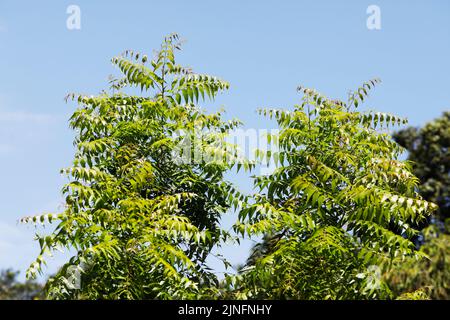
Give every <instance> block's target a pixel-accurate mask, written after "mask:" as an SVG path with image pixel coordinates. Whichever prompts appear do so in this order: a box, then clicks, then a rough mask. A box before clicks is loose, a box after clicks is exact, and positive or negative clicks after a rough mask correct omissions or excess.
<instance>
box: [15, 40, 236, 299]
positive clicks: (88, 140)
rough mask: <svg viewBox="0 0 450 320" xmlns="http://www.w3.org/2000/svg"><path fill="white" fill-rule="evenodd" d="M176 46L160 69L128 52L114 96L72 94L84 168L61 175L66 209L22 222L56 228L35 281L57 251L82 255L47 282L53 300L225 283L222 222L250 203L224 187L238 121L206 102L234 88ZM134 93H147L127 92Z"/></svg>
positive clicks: (197, 293)
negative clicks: (185, 62)
mask: <svg viewBox="0 0 450 320" xmlns="http://www.w3.org/2000/svg"><path fill="white" fill-rule="evenodd" d="M177 49H179V44H178V36H177V35H170V36H168V37H167V38H165V40H164V42H163V44H162V46H161V49H160V50H159V51H158V52H157V53H156V56H155V58H154V59H153V60H151V61H149V59H148V58H147V56H145V55H140V54H139V53H135V52H132V51H126V52H125V53H124V54H123V55H121V56H119V57H116V58H113V59H112V63H113V64H114V65H115V66H117V67H118V69H119V70H120V71H121V73H122V78H119V79H115V78H113V79H111V81H110V84H111V92H110V93H109V92H103V93H101V94H100V95H98V96H95V97H93V96H83V95H74V94H72V95H69V96H68V99H73V100H75V101H77V102H78V105H79V107H78V108H77V109H76V111H75V112H74V113H73V115H72V117H71V118H70V126H71V127H72V128H73V129H74V130H75V132H76V138H75V142H74V144H75V147H76V154H75V159H74V161H73V165H72V166H71V167H70V168H67V169H63V170H62V173H64V174H66V175H67V176H68V177H69V183H67V184H66V185H65V186H64V188H63V190H62V192H63V194H64V196H65V202H66V206H65V209H64V211H63V212H61V213H58V214H45V215H41V216H34V217H27V218H24V219H23V222H34V223H42V224H52V225H53V226H54V229H53V232H52V233H51V234H50V235H38V236H37V238H38V241H39V244H40V246H41V252H40V254H39V256H38V258H37V259H36V261H35V262H34V263H33V264H32V265H31V266H30V268H29V270H28V277H34V276H35V274H36V273H37V272H40V271H41V268H42V265H43V264H45V259H46V258H45V256H46V255H47V254H51V253H52V252H54V251H55V250H59V249H62V248H67V249H74V250H75V251H76V254H75V255H74V256H73V257H71V258H70V260H69V261H68V262H67V263H66V264H65V265H64V266H63V267H62V268H61V269H60V271H59V272H58V273H57V274H56V275H55V276H54V277H52V278H51V279H50V280H49V281H48V282H47V286H46V289H47V291H48V294H49V297H51V298H87V299H97V298H102V299H119V298H125V299H147V298H158V299H176V298H183V299H184V298H199V297H202V292H203V290H204V288H208V287H210V286H214V285H216V284H217V283H218V281H217V278H216V276H215V275H214V273H213V272H211V270H209V268H208V266H207V264H206V258H207V257H208V255H209V254H210V252H211V249H212V248H213V247H214V246H219V245H220V244H221V243H222V241H226V240H232V237H231V235H230V234H229V233H227V232H226V231H224V230H221V229H220V226H219V220H220V217H221V215H222V214H223V213H225V212H226V211H227V210H228V209H229V208H230V207H231V206H232V205H235V206H237V205H239V202H240V201H241V200H242V199H243V197H242V195H240V194H239V193H238V192H237V191H235V189H234V187H233V186H232V185H231V184H230V183H228V182H226V181H224V179H223V174H224V172H225V171H226V170H228V169H229V168H231V167H232V166H233V165H234V164H235V162H236V161H237V151H236V148H234V147H233V146H231V145H227V144H226V143H225V140H224V139H225V137H226V135H227V133H228V132H229V130H231V129H233V128H235V127H236V126H238V125H239V121H236V120H232V121H228V122H225V121H223V120H221V116H222V112H218V113H214V114H206V113H204V112H203V111H202V110H201V109H200V108H199V107H198V106H197V105H196V103H197V102H199V101H204V102H207V101H208V100H210V99H214V97H215V96H216V95H217V94H218V93H219V92H221V91H223V90H225V89H227V88H228V86H229V85H228V83H227V82H225V81H222V80H220V79H218V78H216V77H212V76H209V75H201V74H196V73H193V72H192V71H191V70H190V69H187V68H184V67H182V66H179V65H178V64H176V62H175V50H177ZM135 87H137V88H140V89H141V91H142V92H143V94H142V95H130V94H127V93H126V90H129V91H131V92H133V90H135V89H133V88H135ZM199 132H200V133H202V134H201V135H199ZM186 141H187V143H186ZM180 146H182V147H181V148H180ZM186 146H187V151H186V148H184V147H186ZM183 152H184V154H183ZM191 156H193V158H192V157H191ZM77 274H78V275H79V276H80V277H81V282H80V284H81V287H80V288H75V287H73V280H74V277H76V276H77ZM75 280H77V279H75ZM75 282H76V281H75ZM78 289H79V290H78Z"/></svg>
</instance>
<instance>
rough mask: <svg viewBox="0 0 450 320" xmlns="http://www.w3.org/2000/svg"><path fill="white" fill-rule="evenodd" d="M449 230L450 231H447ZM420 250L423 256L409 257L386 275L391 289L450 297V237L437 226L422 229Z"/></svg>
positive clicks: (400, 294) (400, 292)
mask: <svg viewBox="0 0 450 320" xmlns="http://www.w3.org/2000/svg"><path fill="white" fill-rule="evenodd" d="M447 232H448V230H447ZM423 235H424V238H425V239H424V243H423V245H422V246H421V247H420V252H422V253H423V255H424V256H425V257H426V258H424V259H420V260H417V259H414V258H409V259H407V260H406V261H405V262H404V263H402V264H401V265H399V266H397V267H396V268H394V269H393V270H390V272H388V273H387V274H386V275H385V278H386V281H387V282H388V283H389V286H390V288H391V289H392V291H393V292H394V293H395V294H396V295H399V296H403V295H408V294H409V293H410V292H416V291H422V292H426V293H427V296H428V297H429V298H431V299H443V300H448V299H449V298H450V236H449V235H448V233H441V232H439V231H438V228H437V227H436V226H434V225H432V226H429V227H427V228H426V229H424V230H423Z"/></svg>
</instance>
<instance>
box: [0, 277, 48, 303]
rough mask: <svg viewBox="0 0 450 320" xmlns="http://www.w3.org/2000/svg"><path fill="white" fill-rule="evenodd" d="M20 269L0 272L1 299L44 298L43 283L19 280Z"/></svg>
mask: <svg viewBox="0 0 450 320" xmlns="http://www.w3.org/2000/svg"><path fill="white" fill-rule="evenodd" d="M18 275H19V272H18V271H13V270H11V269H7V270H2V271H1V272H0V300H37V299H44V298H45V296H44V290H43V287H42V285H41V284H39V283H37V282H35V281H31V280H27V281H25V282H19V281H18V280H17V276H18Z"/></svg>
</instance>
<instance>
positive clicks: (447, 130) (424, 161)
mask: <svg viewBox="0 0 450 320" xmlns="http://www.w3.org/2000/svg"><path fill="white" fill-rule="evenodd" d="M393 137H394V139H395V140H396V141H397V142H398V143H399V144H400V145H401V146H403V147H404V148H406V149H407V150H408V160H410V161H411V162H412V170H413V172H414V174H415V175H416V176H417V177H418V178H419V180H420V191H419V192H420V194H421V195H422V197H423V198H424V199H426V200H428V201H431V202H433V203H436V204H437V205H438V207H439V208H438V210H437V211H436V213H435V214H434V215H433V216H432V217H431V219H429V222H432V223H435V224H437V225H438V226H439V227H440V229H441V230H442V231H443V230H445V228H444V224H445V220H446V219H448V218H450V111H447V112H444V114H443V115H442V117H440V118H438V119H436V120H434V121H431V122H429V123H428V124H426V125H425V126H424V127H423V128H415V127H409V128H407V129H405V130H401V131H399V132H397V133H395V134H394V136H393Z"/></svg>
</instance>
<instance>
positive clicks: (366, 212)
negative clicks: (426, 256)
mask: <svg viewBox="0 0 450 320" xmlns="http://www.w3.org/2000/svg"><path fill="white" fill-rule="evenodd" d="M378 82H379V81H378V80H376V79H375V80H371V81H369V82H367V83H365V84H364V85H363V86H362V87H361V88H359V89H358V90H357V91H356V92H353V93H352V94H351V95H350V98H349V100H348V102H346V103H344V102H342V101H336V100H331V99H328V98H326V97H324V96H322V95H320V94H319V93H317V92H316V91H314V90H311V89H305V88H303V87H301V88H299V91H300V92H302V93H303V98H302V102H301V104H300V105H296V106H295V108H294V110H293V111H285V110H277V109H263V110H261V111H260V112H261V113H262V114H263V115H267V116H269V117H270V118H275V119H276V121H277V123H278V125H279V126H280V129H281V131H280V133H279V135H278V136H277V137H272V138H270V140H271V141H272V142H273V143H276V144H277V146H278V147H279V151H277V152H275V151H268V152H263V151H258V152H257V156H259V158H260V159H261V160H262V161H268V160H269V159H272V160H274V161H275V163H279V164H280V166H279V167H278V168H277V169H276V170H275V171H274V172H273V173H272V174H270V175H264V176H257V177H255V187H256V188H257V189H259V192H260V194H256V195H255V196H254V201H253V203H248V204H247V206H246V207H245V208H243V210H241V212H240V214H239V217H240V222H239V223H237V225H236V227H235V229H236V231H237V232H238V233H240V234H241V235H242V236H244V235H248V236H254V235H264V236H265V237H266V239H270V240H268V241H270V243H269V244H265V245H262V247H263V248H264V250H265V252H263V253H262V254H261V253H259V256H256V257H255V256H253V257H251V259H249V262H248V264H247V267H245V268H244V269H243V270H242V273H241V274H240V275H239V276H238V277H237V280H236V279H234V281H235V282H236V283H237V284H235V283H233V281H229V282H230V287H231V288H232V289H234V290H235V296H236V297H239V298H263V299H266V298H269V299H280V298H281V299H355V298H386V297H389V296H390V292H389V290H388V288H387V287H386V285H385V283H384V282H377V276H378V275H380V274H381V271H382V270H386V269H388V268H389V267H390V266H391V265H392V264H395V263H397V262H401V261H404V260H405V259H406V258H407V257H409V256H414V255H418V253H416V252H415V248H414V244H413V243H412V242H411V241H409V240H408V239H409V238H410V237H412V236H414V235H415V234H416V233H417V231H416V230H414V229H413V228H411V224H414V223H417V222H420V221H422V220H424V219H426V217H427V216H428V215H429V214H430V212H431V211H433V210H434V209H435V207H436V206H435V205H434V204H432V203H430V202H427V201H424V200H422V199H421V198H420V196H419V195H418V194H417V192H416V191H415V190H416V188H417V183H418V180H417V178H416V177H414V176H413V174H412V173H411V171H410V166H409V164H408V163H404V162H401V161H399V160H397V158H398V157H399V155H400V154H401V152H402V148H401V147H400V146H398V145H397V144H396V143H395V142H394V141H392V140H391V138H390V136H389V135H387V134H386V133H381V132H379V131H377V129H385V128H387V127H389V126H393V125H397V124H402V123H406V121H405V120H402V119H400V118H398V117H396V116H393V115H390V114H384V113H378V112H364V113H363V112H358V111H357V110H356V107H358V105H359V104H361V102H363V101H364V99H365V98H366V96H367V94H368V90H370V89H371V88H372V87H373V86H374V85H376V84H377V83H378ZM256 251H257V250H256ZM371 273H372V274H371ZM373 273H375V274H373Z"/></svg>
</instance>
